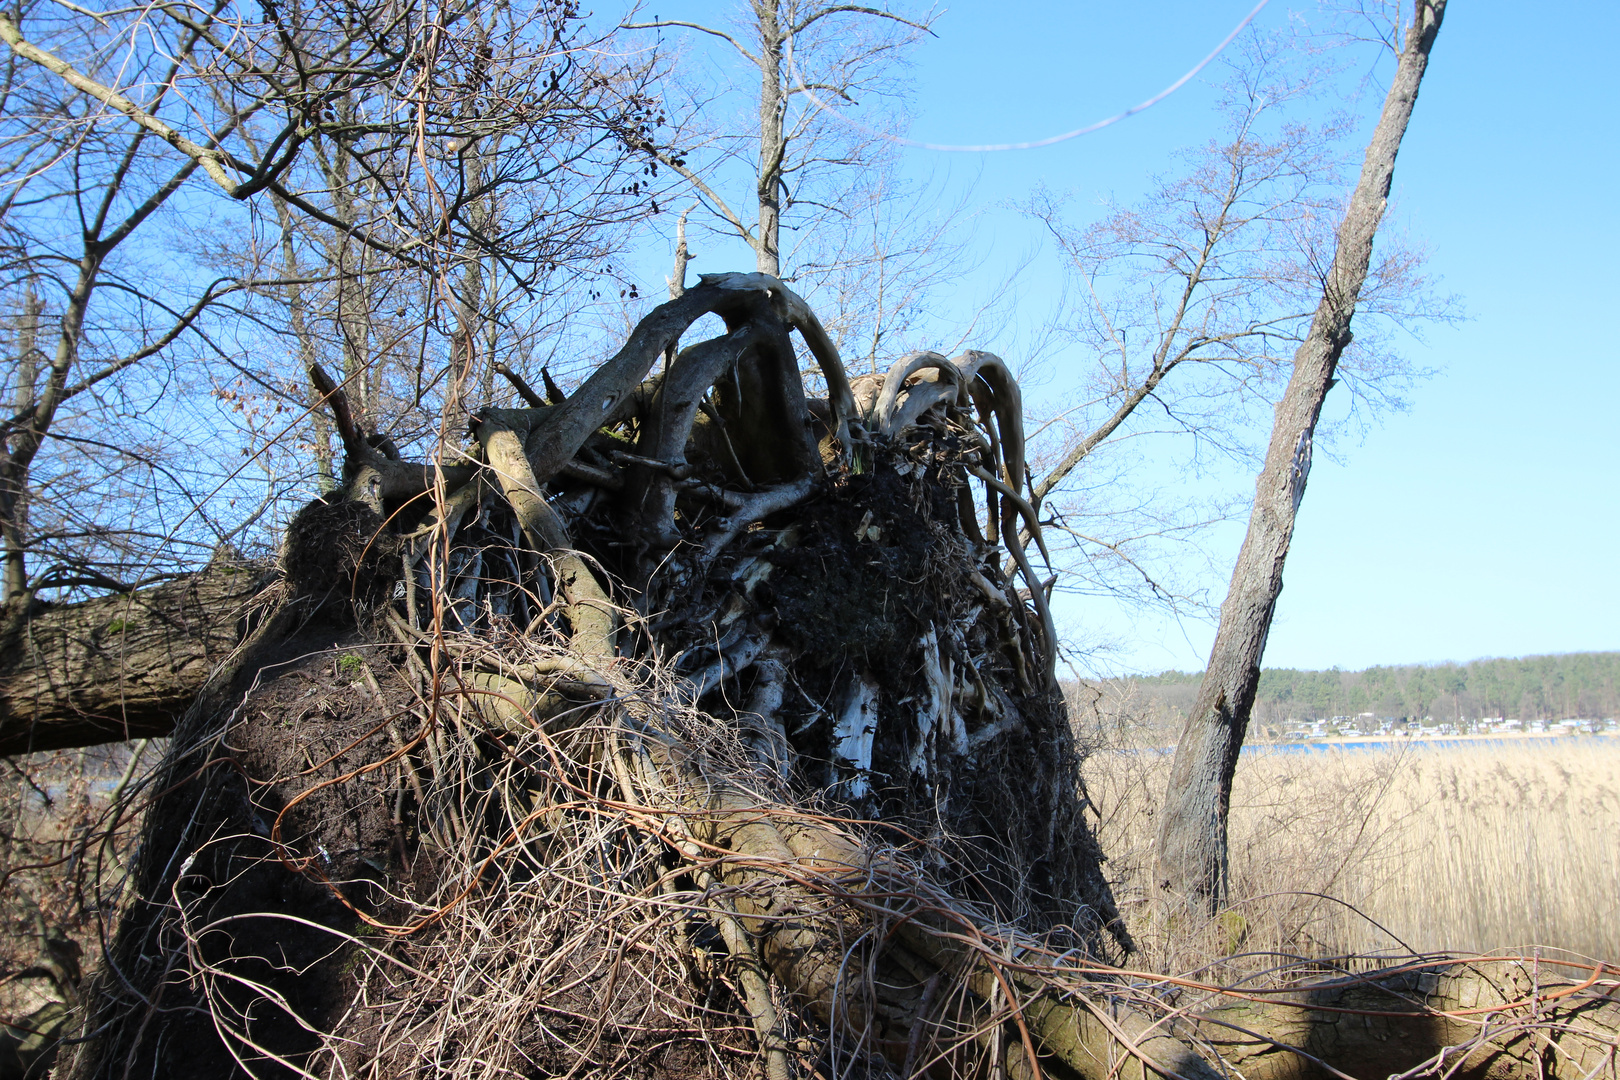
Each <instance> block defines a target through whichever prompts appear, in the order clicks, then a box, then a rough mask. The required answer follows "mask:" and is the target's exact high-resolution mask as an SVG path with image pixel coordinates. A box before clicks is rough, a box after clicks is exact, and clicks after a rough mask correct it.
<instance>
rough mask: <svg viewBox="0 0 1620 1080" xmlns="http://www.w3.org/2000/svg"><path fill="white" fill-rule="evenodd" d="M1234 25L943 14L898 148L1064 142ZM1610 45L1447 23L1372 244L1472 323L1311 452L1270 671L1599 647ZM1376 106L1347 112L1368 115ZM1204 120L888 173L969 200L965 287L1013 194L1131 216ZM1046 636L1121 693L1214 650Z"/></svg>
mask: <svg viewBox="0 0 1620 1080" xmlns="http://www.w3.org/2000/svg"><path fill="white" fill-rule="evenodd" d="M684 6H687V5H677V4H675V3H669V4H666V5H664V7H666V8H670V9H673V8H676V7H684ZM696 6H700V7H704V8H709V9H710V10H713V7H714V6H717V5H714V4H712V3H701V4H699V5H696ZM1252 6H1253V0H1196V2H1193V0H1143V2H1140V3H1134V4H1118V3H1109V4H1102V3H1076V2H1066V3H1063V2H1028V0H1025V2H1016V3H1010V4H1009V3H990V2H987V0H963V2H959V3H955V4H952V5H951V6H950V7H949V9H948V10H945V11H944V13H943V14H942V15H941V17H940V18H939V20H938V22H937V23H936V24H935V29H936V31H937V34H938V37H937V38H934V39H930V40H928V41H927V42H925V43H924V44H923V45H921V46H920V47H919V48H918V50H917V52H916V54H915V58H914V64H915V67H914V72H913V74H914V78H915V85H916V94H915V98H914V102H913V107H914V112H915V116H916V120H915V123H914V125H913V128H912V132H911V133H912V135H913V136H914V137H916V138H919V139H923V140H928V141H934V142H945V143H980V142H1004V141H1022V140H1028V139H1035V138H1040V137H1042V136H1047V135H1051V134H1055V133H1059V132H1062V131H1067V130H1071V129H1073V128H1075V127H1078V126H1081V125H1082V124H1085V123H1088V122H1091V121H1093V120H1097V119H1100V118H1102V117H1105V116H1108V115H1111V114H1113V113H1115V112H1117V111H1119V110H1120V109H1122V108H1124V107H1126V106H1129V105H1133V104H1135V103H1136V102H1138V101H1141V100H1143V99H1144V98H1146V97H1148V96H1150V95H1152V94H1153V93H1155V92H1157V91H1158V90H1160V89H1162V88H1163V87H1164V86H1165V85H1167V84H1168V83H1170V82H1171V81H1173V80H1174V79H1175V78H1177V77H1178V76H1179V75H1181V74H1182V73H1183V72H1185V71H1186V70H1187V69H1188V68H1189V67H1191V66H1192V65H1193V64H1194V63H1196V61H1197V60H1198V59H1200V58H1201V57H1202V56H1203V55H1204V54H1205V53H1207V52H1208V51H1209V50H1210V49H1211V48H1212V47H1213V46H1214V45H1215V44H1216V43H1217V42H1219V41H1220V40H1221V39H1222V38H1223V37H1224V36H1225V35H1226V34H1227V33H1228V32H1229V31H1230V30H1231V29H1232V27H1233V26H1235V25H1236V23H1237V22H1238V20H1239V19H1241V18H1242V17H1243V15H1244V14H1245V13H1247V11H1248V10H1249V9H1250V8H1251V7H1252ZM1290 10H1291V9H1290V6H1289V5H1288V4H1287V3H1286V2H1285V0H1273V2H1272V4H1271V5H1270V7H1269V8H1268V9H1267V10H1266V11H1265V12H1264V13H1263V15H1262V16H1261V19H1260V21H1261V22H1262V23H1263V24H1269V25H1275V24H1277V23H1278V22H1280V21H1281V20H1283V19H1286V18H1288V17H1289V15H1290ZM1293 10H1304V11H1306V12H1307V16H1308V17H1312V18H1314V17H1315V16H1314V8H1306V7H1304V6H1303V5H1299V4H1295V5H1294V7H1293ZM661 13H662V14H665V15H667V16H672V17H673V16H677V15H679V14H682V13H679V12H676V11H673V10H661ZM1617 40H1620V5H1616V4H1611V3H1598V2H1591V0H1589V2H1584V3H1579V2H1578V3H1576V4H1574V5H1572V6H1569V7H1563V8H1560V9H1559V15H1558V18H1557V19H1556V20H1553V19H1549V18H1546V17H1545V13H1544V12H1542V11H1540V10H1539V9H1535V8H1527V7H1525V6H1524V5H1523V4H1509V3H1506V2H1502V0H1454V2H1453V3H1452V4H1451V7H1450V10H1449V11H1448V13H1447V16H1446V20H1445V24H1444V27H1443V29H1442V31H1441V34H1440V39H1439V41H1438V44H1437V45H1436V48H1435V52H1434V57H1433V62H1432V63H1431V65H1430V68H1429V73H1428V75H1427V77H1426V80H1425V82H1424V85H1423V89H1422V94H1421V97H1420V99H1419V102H1418V105H1417V110H1416V114H1415V116H1414V119H1413V122H1412V125H1411V128H1410V129H1409V131H1408V133H1407V137H1406V142H1405V144H1404V145H1403V148H1402V151H1401V156H1400V159H1399V162H1398V165H1397V168H1396V178H1395V188H1396V192H1395V203H1394V206H1393V207H1392V211H1391V215H1390V218H1389V219H1388V221H1387V225H1386V227H1387V228H1389V227H1392V228H1400V229H1405V230H1407V231H1408V232H1409V233H1410V234H1412V235H1413V236H1415V237H1417V238H1420V239H1422V240H1425V241H1426V242H1427V243H1428V245H1429V247H1430V249H1431V251H1432V269H1433V270H1434V271H1435V272H1437V273H1438V274H1439V275H1441V276H1442V277H1443V278H1444V284H1445V287H1446V288H1447V289H1448V290H1449V291H1452V292H1455V293H1457V294H1459V295H1460V296H1461V298H1462V300H1463V301H1464V303H1465V305H1466V307H1467V310H1468V312H1469V315H1470V319H1469V321H1467V322H1466V323H1464V324H1462V325H1460V326H1458V327H1455V328H1447V327H1437V328H1434V329H1432V330H1430V331H1429V332H1428V334H1427V340H1426V341H1425V342H1424V343H1421V344H1413V345H1411V346H1410V348H1409V350H1408V355H1409V356H1410V357H1411V359H1412V361H1413V362H1414V364H1415V365H1416V366H1418V367H1427V368H1434V369H1438V372H1439V373H1438V374H1437V375H1436V376H1435V377H1433V378H1432V379H1430V380H1428V381H1427V382H1425V383H1423V384H1421V385H1419V386H1418V387H1416V388H1415V389H1414V390H1413V392H1412V393H1411V394H1410V395H1408V397H1409V401H1410V404H1411V407H1410V410H1409V411H1407V412H1404V413H1398V414H1393V415H1387V416H1385V417H1383V418H1382V419H1381V420H1380V421H1379V422H1378V423H1377V424H1375V426H1373V427H1372V428H1371V429H1370V430H1368V431H1367V433H1366V435H1365V437H1364V438H1361V439H1354V438H1353V439H1350V440H1347V441H1343V442H1341V443H1340V444H1339V445H1338V446H1337V448H1336V458H1337V460H1333V459H1329V458H1325V457H1323V456H1322V455H1319V456H1318V459H1317V462H1316V465H1315V468H1314V470H1313V472H1312V474H1311V481H1310V488H1309V491H1308V494H1307V496H1306V500H1305V505H1304V509H1303V511H1302V514H1301V519H1300V522H1299V528H1298V531H1297V533H1296V535H1295V540H1294V546H1293V551H1292V554H1291V555H1290V558H1289V562H1288V568H1287V571H1286V574H1285V588H1284V591H1283V596H1282V600H1281V601H1280V604H1279V609H1278V613H1277V621H1276V623H1275V625H1274V627H1273V630H1272V633H1271V637H1270V643H1269V647H1268V650H1267V653H1266V657H1265V663H1266V665H1267V666H1288V667H1329V666H1333V665H1339V666H1342V667H1345V668H1359V667H1364V666H1367V665H1371V664H1380V663H1384V664H1388V663H1408V662H1426V661H1440V660H1447V659H1454V660H1467V659H1472V658H1476V657H1482V656H1515V655H1526V654H1536V653H1549V652H1570V651H1583V650H1596V649H1620V619H1617V610H1616V609H1617V603H1620V568H1617V558H1616V548H1617V547H1620V544H1617V543H1616V538H1617V535H1620V498H1617V496H1620V482H1617V480H1616V466H1617V464H1620V423H1617V421H1616V418H1615V414H1616V412H1617V410H1620V370H1617V366H1616V364H1615V361H1614V360H1613V358H1612V353H1613V346H1612V344H1611V342H1610V341H1609V331H1610V328H1611V325H1612V323H1613V322H1614V317H1613V312H1614V311H1615V310H1616V306H1617V303H1616V299H1615V298H1616V296H1617V294H1620V270H1617V269H1616V266H1617V255H1616V251H1617V248H1620V212H1617V210H1616V206H1615V199H1616V196H1617V187H1620V185H1617V184H1616V176H1617V174H1620V130H1617V129H1620V121H1617V119H1616V113H1617V106H1620V93H1617V92H1616V89H1617V78H1616V75H1615V71H1616V70H1617V68H1616V65H1615V63H1614V59H1613V49H1614V45H1615V42H1616V41H1617ZM1388 70H1389V68H1388V65H1387V64H1386V65H1385V68H1384V70H1383V74H1384V75H1385V76H1387V73H1388ZM1211 74H1213V70H1211V71H1209V72H1206V76H1207V75H1211ZM1382 91H1383V86H1382V84H1380V85H1379V86H1378V87H1376V88H1375V90H1374V91H1373V92H1372V93H1371V94H1370V96H1369V97H1368V98H1367V99H1366V100H1365V101H1364V103H1363V108H1364V111H1365V112H1366V113H1367V115H1369V116H1371V115H1373V114H1375V112H1376V110H1377V108H1378V105H1379V103H1380V101H1381V100H1382ZM1209 104H1210V94H1209V90H1208V87H1207V85H1202V84H1201V83H1200V84H1190V85H1189V86H1188V87H1187V88H1185V89H1184V90H1183V91H1181V92H1180V93H1178V94H1177V95H1175V96H1173V97H1172V98H1170V99H1169V100H1167V101H1166V102H1164V103H1162V104H1160V105H1158V106H1156V107H1155V108H1153V109H1151V110H1149V111H1148V112H1145V113H1143V114H1140V115H1138V116H1136V117H1133V118H1131V119H1129V120H1127V121H1125V122H1123V123H1121V124H1119V125H1116V126H1114V127H1112V128H1109V129H1107V130H1105V131H1103V132H1100V133H1098V134H1095V135H1090V136H1085V137H1082V138H1079V139H1076V140H1073V141H1070V142H1068V143H1064V144H1061V145H1059V146H1055V147H1050V148H1046V149H1041V150H1033V151H1020V152H1010V153H998V154H977V155H965V154H956V155H946V154H937V153H931V152H927V151H907V158H906V166H907V168H908V170H910V171H911V172H912V173H913V174H914V175H917V176H933V177H935V178H936V179H939V180H942V181H943V182H944V183H946V184H948V185H953V186H961V187H967V188H970V190H971V192H972V196H971V197H972V199H973V201H974V203H975V204H976V205H978V206H981V207H985V208H989V209H988V216H987V219H986V221H987V227H988V237H987V240H988V242H990V243H992V244H993V247H994V251H993V252H992V255H991V257H990V260H989V265H988V266H987V269H986V271H985V272H984V273H985V274H986V275H987V276H988V275H990V274H992V273H993V272H994V269H995V267H996V265H997V260H998V259H1002V260H1004V259H1008V258H1011V257H1013V256H1014V255H1016V254H1017V253H1018V252H1020V251H1022V250H1025V249H1027V248H1028V247H1030V246H1031V245H1032V244H1035V243H1036V242H1038V237H1037V235H1036V234H1035V231H1034V229H1033V227H1032V226H1030V225H1029V224H1028V223H1026V222H1022V221H1021V220H1020V219H1019V218H1018V217H1017V216H1016V215H1013V214H1010V213H1004V212H1000V211H997V210H995V209H994V208H995V207H997V206H998V205H1002V204H1004V203H1006V202H1007V201H1009V200H1017V199H1020V198H1022V197H1023V196H1025V195H1027V194H1028V193H1029V191H1030V190H1031V188H1033V187H1034V186H1035V185H1036V184H1037V183H1045V184H1046V185H1048V186H1050V187H1052V188H1056V189H1060V190H1064V189H1067V190H1072V191H1073V192H1074V193H1075V194H1076V196H1077V201H1078V202H1079V203H1081V204H1087V203H1095V202H1096V201H1097V200H1099V199H1100V198H1104V197H1108V196H1110V195H1112V196H1116V197H1118V198H1120V199H1121V200H1126V201H1128V200H1130V199H1131V198H1132V197H1133V196H1134V195H1136V194H1137V193H1138V192H1139V191H1141V190H1142V188H1143V187H1144V185H1145V184H1146V182H1147V180H1148V178H1149V177H1150V175H1151V174H1152V173H1154V172H1156V171H1164V170H1167V169H1169V168H1170V167H1171V165H1172V161H1171V154H1172V152H1173V151H1174V150H1175V149H1176V148H1178V147H1181V146H1185V145H1188V144H1192V143H1197V142H1201V141H1203V140H1204V139H1206V138H1207V137H1209V136H1210V135H1211V134H1213V132H1214V130H1215V118H1214V116H1213V115H1212V113H1211V112H1210V110H1209ZM983 231H984V230H981V232H983ZM727 268H729V267H727ZM694 269H695V270H698V271H710V270H718V269H722V267H719V266H712V265H699V266H696V267H694ZM1051 299H1052V297H1051V295H1050V294H1049V293H1048V292H1047V291H1046V290H1044V289H1043V288H1042V287H1041V286H1040V285H1039V283H1032V284H1026V286H1025V287H1024V292H1023V293H1022V294H1021V297H1020V305H1019V311H1018V317H1019V318H1020V319H1021V320H1025V321H1028V322H1030V323H1031V324H1034V323H1036V322H1038V321H1040V320H1044V319H1046V318H1048V317H1049V316H1050V314H1051V312H1050V303H1051ZM1008 359H1009V360H1016V357H1013V356H1008ZM1332 405H1333V403H1332V401H1331V400H1330V410H1331V408H1332ZM1241 538H1242V529H1241V523H1240V524H1238V525H1237V526H1234V527H1232V528H1230V529H1228V530H1226V531H1224V532H1223V533H1221V534H1220V535H1219V536H1218V537H1217V541H1216V545H1217V546H1216V550H1215V553H1214V555H1215V562H1216V564H1217V565H1218V566H1220V567H1222V568H1223V573H1224V571H1225V570H1229V568H1230V566H1231V564H1232V561H1233V560H1234V559H1235V557H1236V552H1237V545H1238V543H1239V542H1240V541H1241ZM1221 594H1224V584H1223V585H1221V586H1219V587H1218V589H1217V595H1221ZM1061 615H1062V617H1063V620H1064V622H1065V623H1066V624H1067V625H1068V626H1071V627H1075V628H1077V629H1080V630H1082V631H1083V632H1084V633H1085V634H1087V635H1092V634H1098V633H1100V634H1102V635H1104V636H1106V637H1110V638H1112V639H1114V640H1115V641H1117V642H1118V643H1119V646H1120V647H1119V650H1118V651H1117V652H1116V653H1115V654H1114V655H1113V657H1112V659H1111V661H1109V663H1110V664H1111V665H1112V669H1113V670H1120V671H1130V670H1136V671H1157V670H1162V669H1164V668H1170V667H1176V668H1182V669H1197V668H1200V667H1202V665H1203V662H1204V660H1205V658H1206V656H1207V651H1208V647H1209V643H1210V641H1211V639H1212V638H1213V633H1214V628H1213V626H1212V625H1209V624H1205V623H1201V622H1196V621H1184V622H1182V623H1179V624H1177V623H1175V622H1170V621H1166V620H1162V619H1158V618H1154V617H1145V616H1143V615H1142V614H1141V613H1140V612H1135V613H1133V612H1123V611H1120V610H1119V609H1117V608H1115V607H1113V606H1111V605H1110V604H1108V603H1106V602H1102V601H1074V602H1071V603H1068V604H1066V605H1065V607H1064V608H1063V610H1062V612H1061Z"/></svg>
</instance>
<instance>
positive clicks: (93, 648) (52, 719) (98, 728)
mask: <svg viewBox="0 0 1620 1080" xmlns="http://www.w3.org/2000/svg"><path fill="white" fill-rule="evenodd" d="M265 580H266V579H265V573H264V568H263V567H254V566H249V565H247V564H245V563H242V562H240V561H236V560H231V559H225V558H221V559H216V560H215V561H214V562H212V563H210V564H209V565H208V566H207V567H205V568H204V569H203V570H201V571H199V572H197V573H196V574H193V575H191V576H189V577H184V578H180V579H178V580H175V581H170V582H165V583H163V584H161V585H156V586H153V587H150V588H146V589H139V590H136V591H135V592H131V593H127V594H118V595H113V596H104V597H99V598H97V599H94V600H87V601H84V602H82V603H77V604H43V603H37V602H36V603H34V604H32V605H30V610H28V611H27V612H26V613H21V612H9V611H8V612H6V619H5V623H6V626H5V628H4V630H3V631H0V633H3V635H4V640H0V755H9V754H25V753H29V752H31V751H35V750H59V749H62V748H65V747H73V746H93V745H95V744H97V743H105V742H118V741H121V740H125V739H143V738H154V737H158V736H163V735H167V734H169V732H170V731H172V730H173V729H174V722H175V719H176V718H177V717H178V716H179V715H180V714H181V713H183V712H184V711H185V710H186V708H187V707H188V706H189V705H190V704H191V702H192V700H193V699H194V698H195V697H196V696H197V691H198V690H199V689H201V688H202V685H203V682H204V680H205V679H207V677H208V674H209V672H211V671H212V670H213V669H214V667H215V666H216V665H217V664H219V663H220V662H221V661H222V660H223V659H225V657H227V656H229V655H230V653H231V651H232V650H233V649H235V648H236V646H237V645H238V644H239V643H240V642H241V640H242V635H243V632H244V630H245V627H246V624H247V611H248V608H249V606H250V604H251V602H252V600H253V598H254V596H255V595H257V593H258V592H259V590H260V589H261V588H262V587H263V586H264V584H265Z"/></svg>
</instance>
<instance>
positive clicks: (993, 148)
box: [786, 0, 1271, 154]
mask: <svg viewBox="0 0 1620 1080" xmlns="http://www.w3.org/2000/svg"><path fill="white" fill-rule="evenodd" d="M1270 2H1271V0H1260V2H1259V3H1258V4H1256V5H1255V6H1254V8H1253V9H1252V10H1250V12H1249V13H1248V14H1247V15H1245V16H1244V17H1243V21H1242V22H1240V23H1238V24H1237V26H1235V27H1234V28H1233V29H1232V32H1231V33H1230V34H1227V35H1226V37H1224V38H1222V39H1221V43H1220V44H1219V45H1217V46H1215V48H1213V49H1211V50H1210V52H1209V55H1207V56H1205V57H1204V58H1203V59H1202V60H1200V61H1198V63H1197V64H1196V65H1195V66H1194V67H1193V68H1192V69H1191V70H1190V71H1188V72H1187V73H1186V74H1185V75H1183V76H1182V77H1181V78H1179V79H1177V80H1176V81H1175V82H1173V83H1171V84H1170V85H1169V86H1167V87H1165V88H1164V89H1163V90H1160V91H1159V92H1158V93H1157V94H1154V95H1153V96H1152V97H1150V98H1148V99H1147V100H1146V101H1143V102H1141V103H1140V104H1137V105H1132V106H1131V107H1130V108H1128V109H1126V110H1125V111H1123V112H1119V113H1115V114H1114V115H1113V116H1110V117H1108V118H1107V119H1105V120H1098V121H1096V122H1095V123H1092V124H1087V125H1086V126H1085V127H1081V128H1076V129H1074V130H1073V131H1066V132H1064V133H1063V134H1061V135H1051V136H1048V137H1047V138H1044V139H1035V140H1032V141H1030V142H1015V143H982V144H970V145H957V144H953V143H935V142H925V141H923V140H920V139H910V138H907V137H905V136H904V135H894V134H891V133H889V132H886V131H878V130H877V129H875V128H871V127H868V126H866V125H865V124H862V123H861V122H859V121H858V120H854V119H852V118H850V117H848V116H845V115H844V114H843V113H842V112H840V111H839V110H837V109H835V108H833V107H832V106H831V105H829V104H828V103H827V102H825V101H823V100H822V99H821V98H820V97H818V96H817V95H816V92H815V91H814V90H812V89H811V88H810V87H809V86H808V85H806V83H805V81H804V79H803V77H802V76H801V75H800V74H799V68H798V64H797V62H796V61H795V59H794V56H793V36H792V35H791V34H790V35H788V41H787V56H786V59H787V67H788V76H789V78H791V79H792V80H793V85H792V86H791V87H790V89H792V90H794V91H797V92H799V93H802V94H804V95H805V96H806V97H808V98H809V99H810V101H811V103H812V104H814V105H815V107H816V108H817V109H819V110H820V111H822V112H823V113H826V114H827V115H828V116H831V117H834V118H835V119H837V120H839V121H840V122H842V123H844V124H847V125H848V126H850V127H852V128H855V129H856V130H858V131H860V132H862V133H863V134H866V135H870V136H872V137H874V138H879V139H885V140H887V141H889V142H892V143H894V144H895V145H897V146H908V147H911V148H912V149H915V150H933V151H936V152H939V153H951V154H983V153H997V152H1001V151H1006V150H1039V149H1041V148H1042V147H1046V146H1056V145H1057V144H1058V143H1061V142H1067V141H1068V140H1070V139H1077V138H1079V137H1080V136H1082V135H1090V134H1092V133H1093V132H1097V131H1101V130H1102V129H1103V128H1106V127H1111V126H1112V125H1114V124H1117V123H1119V122H1120V121H1121V120H1125V119H1128V118H1129V117H1132V116H1135V115H1136V114H1137V113H1139V112H1144V111H1146V110H1147V109H1151V108H1152V107H1153V106H1155V105H1157V104H1158V103H1159V102H1161V101H1163V100H1164V99H1165V98H1167V97H1169V96H1170V95H1171V94H1174V93H1175V92H1176V91H1177V90H1180V89H1181V88H1182V87H1183V86H1185V85H1187V83H1188V82H1190V81H1191V80H1192V79H1194V78H1195V77H1196V76H1197V75H1198V73H1199V72H1200V71H1203V70H1204V69H1205V68H1206V67H1208V66H1209V65H1210V63H1211V62H1212V61H1213V60H1214V59H1215V58H1216V57H1217V56H1219V55H1220V54H1221V53H1222V52H1224V51H1225V50H1226V47H1227V46H1228V45H1230V44H1232V42H1233V41H1235V40H1237V36H1238V35H1239V34H1241V33H1242V32H1243V31H1244V29H1245V28H1246V27H1247V26H1248V25H1249V24H1250V23H1251V22H1253V21H1254V19H1255V16H1257V15H1259V14H1260V12H1261V11H1262V10H1263V9H1264V8H1265V6H1266V5H1267V4H1269V3H1270Z"/></svg>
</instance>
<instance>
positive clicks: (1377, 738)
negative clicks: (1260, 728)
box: [1243, 731, 1620, 754]
mask: <svg viewBox="0 0 1620 1080" xmlns="http://www.w3.org/2000/svg"><path fill="white" fill-rule="evenodd" d="M1594 739H1607V740H1609V741H1611V742H1613V743H1615V744H1616V745H1617V746H1620V732H1614V731H1600V732H1597V733H1596V734H1593V733H1591V732H1574V733H1570V732H1562V731H1558V732H1554V731H1520V732H1514V733H1512V734H1501V735H1496V734H1492V735H1396V736H1390V735H1352V736H1348V737H1343V736H1338V735H1334V736H1327V735H1324V736H1322V737H1321V738H1319V739H1309V740H1303V741H1301V740H1297V739H1296V740H1290V741H1286V742H1283V741H1279V742H1261V741H1255V742H1250V743H1245V744H1244V747H1243V752H1244V753H1249V752H1251V751H1253V752H1256V753H1259V752H1262V751H1265V750H1272V751H1276V752H1279V753H1285V754H1286V753H1301V752H1304V751H1310V750H1332V749H1341V750H1397V749H1400V748H1402V747H1420V748H1421V747H1436V748H1439V747H1453V746H1504V747H1506V746H1511V745H1513V744H1521V745H1522V744H1524V743H1576V742H1590V741H1592V740H1594Z"/></svg>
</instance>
